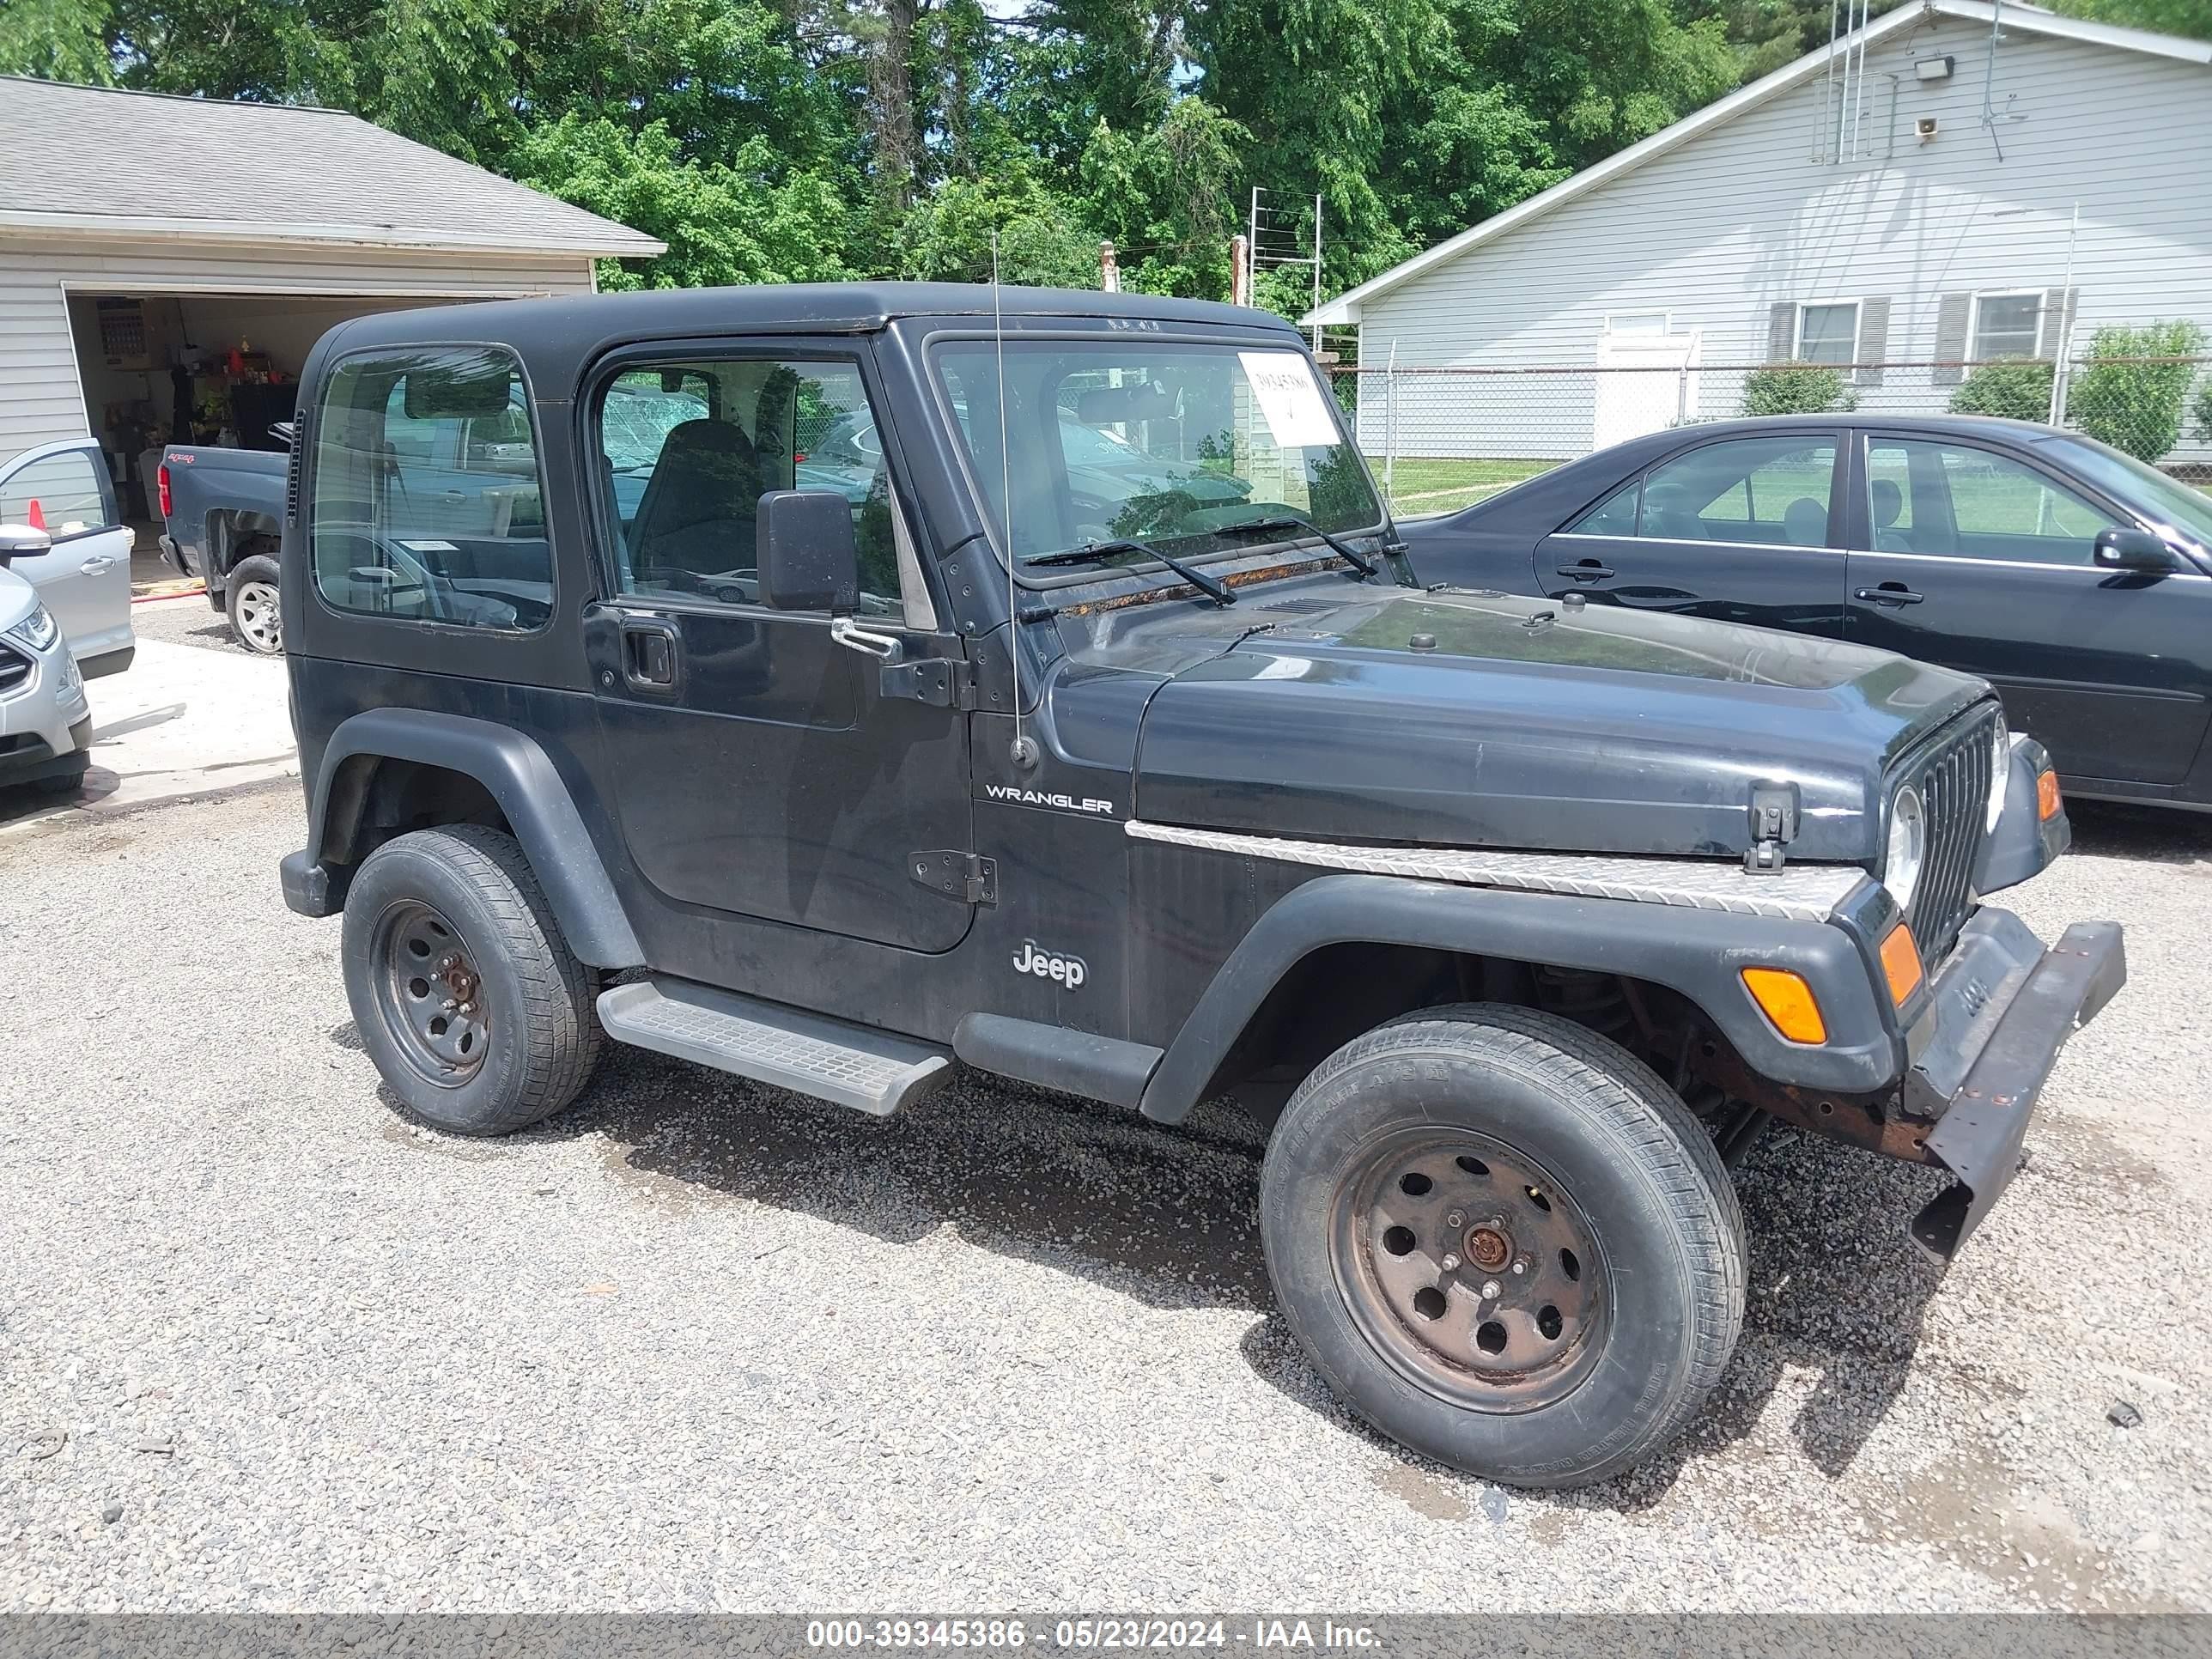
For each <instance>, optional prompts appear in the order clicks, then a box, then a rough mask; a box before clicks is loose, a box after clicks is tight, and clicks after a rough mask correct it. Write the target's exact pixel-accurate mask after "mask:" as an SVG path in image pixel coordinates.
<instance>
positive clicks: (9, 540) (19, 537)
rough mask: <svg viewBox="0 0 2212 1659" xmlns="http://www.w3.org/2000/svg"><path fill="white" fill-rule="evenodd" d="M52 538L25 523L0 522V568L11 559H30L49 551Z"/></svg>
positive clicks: (6, 566)
mask: <svg viewBox="0 0 2212 1659" xmlns="http://www.w3.org/2000/svg"><path fill="white" fill-rule="evenodd" d="M53 544H54V538H52V536H49V535H48V534H47V533H46V532H45V531H43V530H39V529H35V528H33V526H30V525H27V524H0V570H4V569H6V568H8V564H9V561H10V560H12V559H32V558H36V557H37V556H39V555H40V554H41V553H44V552H47V551H49V550H51V549H52V547H53Z"/></svg>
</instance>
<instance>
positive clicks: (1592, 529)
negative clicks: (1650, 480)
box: [1569, 477, 1644, 536]
mask: <svg viewBox="0 0 2212 1659" xmlns="http://www.w3.org/2000/svg"><path fill="white" fill-rule="evenodd" d="M1643 484H1644V480H1643V479H1642V478H1640V477H1637V478H1631V479H1630V480H1629V481H1628V482H1627V483H1625V484H1623V485H1622V486H1621V487H1620V489H1616V490H1614V491H1613V494H1612V495H1608V496H1607V497H1606V498H1605V499H1604V500H1603V501H1600V502H1599V503H1598V504H1597V505H1596V506H1595V507H1592V508H1590V510H1589V512H1587V513H1583V516H1582V517H1581V518H1579V519H1577V520H1575V522H1574V523H1573V524H1572V525H1571V526H1569V528H1570V529H1571V530H1572V531H1573V532H1574V533H1575V534H1576V535H1577V536H1633V535H1634V534H1635V533H1636V502H1637V492H1638V490H1639V489H1642V487H1643Z"/></svg>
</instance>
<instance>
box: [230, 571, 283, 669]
mask: <svg viewBox="0 0 2212 1659" xmlns="http://www.w3.org/2000/svg"><path fill="white" fill-rule="evenodd" d="M277 574H278V573H277V568H276V560H274V559H272V558H270V556H268V555H267V554H265V553H256V554H254V555H253V556H252V557H250V558H244V559H240V561H239V562H237V563H236V564H234V565H233V566H232V567H231V568H230V574H229V575H228V576H226V577H225V578H224V579H223V584H222V605H223V614H224V615H225V616H226V617H228V618H229V619H230V631H231V635H232V636H233V637H234V638H235V639H236V640H237V641H238V642H239V643H240V645H242V646H244V647H246V649H247V650H248V651H251V652H252V653H255V654H256V655H258V656H263V657H274V656H276V655H278V654H280V653H282V652H283V649H284V617H283V611H282V609H281V608H280V607H279V605H278V600H277V592H278V589H277Z"/></svg>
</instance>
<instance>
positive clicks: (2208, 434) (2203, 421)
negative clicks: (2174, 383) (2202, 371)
mask: <svg viewBox="0 0 2212 1659" xmlns="http://www.w3.org/2000/svg"><path fill="white" fill-rule="evenodd" d="M2196 415H2197V442H2199V443H2201V444H2212V379H2208V380H2206V381H2205V382H2204V386H2203V390H2202V391H2201V392H2198V393H2197V409H2196Z"/></svg>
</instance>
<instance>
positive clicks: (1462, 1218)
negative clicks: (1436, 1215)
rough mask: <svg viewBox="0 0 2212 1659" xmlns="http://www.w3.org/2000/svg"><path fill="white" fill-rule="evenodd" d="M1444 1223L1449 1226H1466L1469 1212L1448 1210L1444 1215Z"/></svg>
mask: <svg viewBox="0 0 2212 1659" xmlns="http://www.w3.org/2000/svg"><path fill="white" fill-rule="evenodd" d="M1444 1225H1445V1226H1447V1227H1464V1226H1466V1225H1467V1212H1466V1211H1465V1210H1451V1211H1448V1212H1445V1215H1444Z"/></svg>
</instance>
